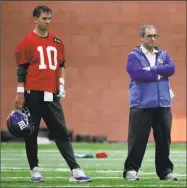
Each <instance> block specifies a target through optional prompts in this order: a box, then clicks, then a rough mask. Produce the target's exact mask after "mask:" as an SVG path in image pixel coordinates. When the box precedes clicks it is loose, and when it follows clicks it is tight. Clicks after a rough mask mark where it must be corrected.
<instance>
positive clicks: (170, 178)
mask: <svg viewBox="0 0 187 188" xmlns="http://www.w3.org/2000/svg"><path fill="white" fill-rule="evenodd" d="M164 179H165V180H170V181H175V180H178V178H177V177H176V176H175V174H173V173H169V174H168V175H167V176H166V177H165V178H164Z"/></svg>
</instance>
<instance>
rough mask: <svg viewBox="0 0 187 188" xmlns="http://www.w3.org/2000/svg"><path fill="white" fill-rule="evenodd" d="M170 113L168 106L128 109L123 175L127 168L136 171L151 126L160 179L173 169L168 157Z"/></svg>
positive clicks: (140, 161)
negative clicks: (125, 156)
mask: <svg viewBox="0 0 187 188" xmlns="http://www.w3.org/2000/svg"><path fill="white" fill-rule="evenodd" d="M171 124H172V114H171V109H170V108H149V109H137V108H131V109H130V117H129V131H128V156H127V159H126V161H125V164H124V173H123V176H124V177H125V175H126V172H127V171H128V170H132V169H134V170H136V171H137V172H138V170H139V168H140V167H141V163H142V160H143V157H144V153H145V149H146V146H147V142H148V138H149V134H150V130H151V127H152V129H153V136H154V140H155V143H156V151H155V167H156V173H157V175H158V177H159V178H160V179H164V177H165V176H166V175H167V174H168V173H170V172H172V171H173V164H172V162H171V161H170V159H169V154H170V142H171V139H170V132H171Z"/></svg>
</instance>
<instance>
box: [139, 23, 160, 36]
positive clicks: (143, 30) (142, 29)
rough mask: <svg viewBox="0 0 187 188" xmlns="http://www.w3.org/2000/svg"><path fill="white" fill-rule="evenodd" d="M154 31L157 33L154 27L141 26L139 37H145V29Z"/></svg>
mask: <svg viewBox="0 0 187 188" xmlns="http://www.w3.org/2000/svg"><path fill="white" fill-rule="evenodd" d="M147 28H148V29H155V30H156V31H157V28H156V27H155V26H154V25H143V26H141V27H140V33H139V34H140V37H144V36H145V30H146V29H147Z"/></svg>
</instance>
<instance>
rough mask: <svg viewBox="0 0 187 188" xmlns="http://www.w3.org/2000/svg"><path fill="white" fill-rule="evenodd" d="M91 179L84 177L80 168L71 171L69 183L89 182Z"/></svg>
mask: <svg viewBox="0 0 187 188" xmlns="http://www.w3.org/2000/svg"><path fill="white" fill-rule="evenodd" d="M91 181H92V178H90V177H88V176H86V175H85V174H84V172H83V170H81V169H80V168H76V169H73V170H72V171H71V177H70V179H69V182H91Z"/></svg>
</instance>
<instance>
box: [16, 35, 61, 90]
mask: <svg viewBox="0 0 187 188" xmlns="http://www.w3.org/2000/svg"><path fill="white" fill-rule="evenodd" d="M15 56H16V63H17V64H18V65H21V64H27V63H29V66H28V69H27V75H26V81H25V90H38V91H49V92H53V93H55V89H56V88H57V84H58V78H59V70H60V67H59V65H60V64H61V63H62V62H63V61H65V59H64V45H63V43H62V42H61V40H60V39H59V38H58V37H57V36H56V35H54V34H53V33H48V36H47V37H40V36H39V35H37V34H36V33H34V32H31V33H30V34H29V35H27V36H26V37H25V38H24V39H23V41H22V42H21V43H20V44H19V45H18V46H17V48H16V53H15Z"/></svg>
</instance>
